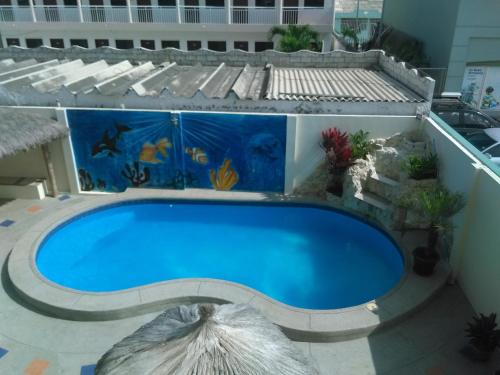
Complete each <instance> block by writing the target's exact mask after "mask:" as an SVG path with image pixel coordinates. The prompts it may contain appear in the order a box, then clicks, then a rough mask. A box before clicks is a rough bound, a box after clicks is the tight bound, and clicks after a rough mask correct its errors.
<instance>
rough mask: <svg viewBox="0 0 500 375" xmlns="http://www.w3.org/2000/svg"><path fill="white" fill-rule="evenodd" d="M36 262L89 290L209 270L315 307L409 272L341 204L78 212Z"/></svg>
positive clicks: (366, 295)
mask: <svg viewBox="0 0 500 375" xmlns="http://www.w3.org/2000/svg"><path fill="white" fill-rule="evenodd" d="M36 264H37V266H38V269H39V270H40V272H41V273H42V274H43V275H44V276H45V277H46V278H47V279H49V280H51V281H53V282H55V283H57V284H60V285H62V286H65V287H68V288H73V289H78V290H82V291H92V292H109V291H116V290H122V289H127V288H132V287H136V286H141V285H146V284H150V283H155V282H159V281H164V280H172V279H177V278H190V277H203V278H214V279H223V280H229V281H233V282H237V283H240V284H243V285H246V286H248V287H251V288H254V289H256V290H258V291H260V292H262V293H264V294H266V295H268V296H270V297H272V298H274V299H276V300H278V301H281V302H283V303H286V304H288V305H291V306H295V307H302V308H309V309H333V308H340V307H347V306H353V305H357V304H361V303H363V302H366V301H369V300H371V299H373V298H375V297H379V296H381V295H382V294H384V293H386V292H387V291H389V290H390V289H391V288H392V287H393V286H394V285H395V284H396V283H398V281H399V280H400V278H401V276H402V274H403V269H404V267H403V259H402V257H401V255H400V252H399V251H398V249H397V247H396V246H395V244H394V243H393V242H392V241H391V240H390V239H389V238H388V237H387V236H386V235H385V234H384V233H382V232H381V231H379V230H377V229H375V228H374V227H372V226H370V225H368V224H367V223H365V222H363V221H360V220H358V219H356V218H354V217H351V216H349V215H346V214H343V213H341V212H338V211H334V210H329V209H324V208H319V207H315V206H304V205H291V204H246V203H236V204H233V203H209V202H204V203H203V202H202V203H200V202H196V203H195V202H167V201H136V202H133V203H128V204H121V205H114V206H108V207H105V208H102V209H99V210H95V211H91V212H89V213H86V214H84V215H80V216H78V217H76V218H75V219H73V220H71V221H69V222H67V223H65V224H63V225H61V226H59V227H58V228H56V229H55V230H54V231H52V232H51V233H50V234H49V235H48V236H47V237H46V239H45V240H44V242H43V243H42V245H41V246H40V248H39V250H38V253H37V256H36Z"/></svg>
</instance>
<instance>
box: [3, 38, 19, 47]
mask: <svg viewBox="0 0 500 375" xmlns="http://www.w3.org/2000/svg"><path fill="white" fill-rule="evenodd" d="M6 42H7V46H20V45H21V42H20V41H19V38H7V39H6Z"/></svg>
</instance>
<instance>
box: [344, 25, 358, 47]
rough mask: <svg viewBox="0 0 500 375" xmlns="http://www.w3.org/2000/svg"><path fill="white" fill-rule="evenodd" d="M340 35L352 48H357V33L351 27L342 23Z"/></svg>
mask: <svg viewBox="0 0 500 375" xmlns="http://www.w3.org/2000/svg"><path fill="white" fill-rule="evenodd" d="M341 34H342V36H343V37H344V39H346V40H347V41H348V42H349V43H350V44H351V45H352V48H353V49H357V48H358V45H359V38H358V33H357V32H356V30H354V29H353V28H352V27H349V26H347V25H344V26H343V27H342V31H341Z"/></svg>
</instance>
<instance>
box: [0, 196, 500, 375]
mask: <svg viewBox="0 0 500 375" xmlns="http://www.w3.org/2000/svg"><path fill="white" fill-rule="evenodd" d="M89 199H92V197H91V196H62V197H60V198H59V199H53V198H46V199H45V200H43V201H31V200H15V201H4V202H0V261H1V263H2V264H4V262H5V259H6V257H7V255H8V253H9V251H10V249H11V248H12V246H13V244H14V243H15V242H16V240H17V239H18V238H19V237H20V236H21V235H22V234H23V233H24V231H26V229H27V228H29V227H30V226H32V225H34V224H35V223H36V222H37V221H38V220H40V218H42V217H44V216H45V215H47V214H49V213H52V212H54V211H56V210H58V209H60V208H62V207H64V206H65V205H73V204H76V203H80V202H82V201H84V200H89ZM5 276H6V275H5V268H3V269H2V286H1V288H0V374H8V375H11V374H13V375H15V374H28V375H49V374H82V375H83V374H84V375H91V374H93V372H94V371H93V369H94V365H95V363H96V362H97V360H98V359H99V357H100V356H101V355H102V354H103V353H104V352H105V351H106V350H107V349H108V348H110V347H111V345H112V344H113V343H115V342H117V341H119V340H120V339H121V338H123V337H124V336H126V335H128V334H130V333H132V332H133V331H134V330H136V329H137V328H138V327H140V326H141V325H142V324H144V323H146V322H148V321H150V320H152V319H153V318H154V317H155V316H156V315H157V313H151V314H145V315H141V316H137V317H133V318H127V319H121V320H113V321H103V322H77V321H69V320H61V319H56V318H53V317H50V316H46V315H44V314H43V313H39V312H37V311H35V310H34V309H32V308H31V307H29V306H27V305H26V304H24V303H23V302H22V301H19V300H18V298H17V297H16V295H15V293H13V292H12V290H11V288H10V285H9V283H8V279H6V277H5ZM472 314H473V311H472V308H471V306H470V304H469V302H468V301H467V300H466V298H465V297H464V295H463V293H462V291H461V290H460V288H459V287H458V286H456V285H455V286H447V287H446V288H445V289H444V290H443V291H442V292H441V293H440V294H438V295H437V296H436V297H435V298H434V299H433V300H431V301H430V302H429V303H428V305H427V306H425V307H424V308H423V309H422V310H421V311H419V312H417V313H415V314H414V315H413V316H412V317H410V318H408V319H407V320H404V321H402V322H400V323H399V324H397V325H395V326H393V327H391V328H388V329H384V330H382V331H380V332H378V333H375V334H372V335H370V336H368V337H364V338H360V339H355V340H349V341H342V342H336V343H299V342H298V343H296V344H297V345H298V346H299V347H300V348H302V349H303V350H304V351H305V353H306V354H307V355H310V356H312V358H313V360H314V362H315V363H316V364H317V366H318V367H319V368H320V370H321V373H322V374H349V375H351V374H355V375H357V374H394V375H395V374H398V375H399V374H402V375H404V374H410V375H414V374H425V375H438V374H453V375H455V374H457V375H460V374H485V375H486V374H489V375H490V374H491V375H493V374H494V373H495V370H498V369H500V353H495V356H494V358H493V360H492V361H491V362H490V363H488V364H477V363H471V362H469V361H468V360H466V359H465V358H463V357H462V356H461V355H460V354H459V353H458V350H459V349H460V348H461V347H462V345H463V344H464V336H463V329H464V325H465V321H467V320H469V319H470V317H471V316H472Z"/></svg>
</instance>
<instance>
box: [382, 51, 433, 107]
mask: <svg viewBox="0 0 500 375" xmlns="http://www.w3.org/2000/svg"><path fill="white" fill-rule="evenodd" d="M380 52H381V53H380V54H379V61H378V65H379V66H380V67H381V68H382V69H383V70H384V72H385V73H387V74H388V75H389V76H391V77H392V78H394V79H395V80H397V81H399V82H400V83H402V84H403V85H405V86H406V87H408V88H410V89H412V90H413V91H415V92H416V93H417V94H419V95H420V96H422V97H423V98H424V99H426V100H427V101H432V97H433V95H434V85H435V84H436V82H435V81H434V80H433V79H432V78H430V77H427V76H421V75H420V74H419V73H418V71H417V70H416V69H411V68H408V67H407V65H406V64H405V63H404V62H396V60H395V59H394V57H393V56H387V55H386V54H385V52H384V51H380Z"/></svg>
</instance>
